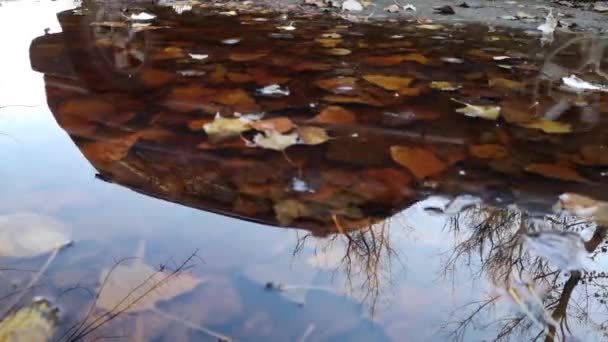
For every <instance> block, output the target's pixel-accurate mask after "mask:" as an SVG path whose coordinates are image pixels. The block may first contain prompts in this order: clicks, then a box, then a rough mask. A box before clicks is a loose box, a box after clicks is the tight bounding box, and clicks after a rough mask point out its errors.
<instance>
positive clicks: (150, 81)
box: [139, 68, 175, 87]
mask: <svg viewBox="0 0 608 342" xmlns="http://www.w3.org/2000/svg"><path fill="white" fill-rule="evenodd" d="M174 78H175V74H174V73H170V72H166V71H163V70H157V69H149V68H145V69H144V70H143V71H142V72H141V74H140V75H139V79H140V80H141V82H142V83H143V84H144V85H146V86H148V87H160V86H163V85H165V84H167V83H169V82H171V81H173V79H174Z"/></svg>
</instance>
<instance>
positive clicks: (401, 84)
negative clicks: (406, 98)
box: [363, 75, 414, 90]
mask: <svg viewBox="0 0 608 342" xmlns="http://www.w3.org/2000/svg"><path fill="white" fill-rule="evenodd" d="M363 79H364V80H366V81H368V82H370V83H372V84H375V85H377V86H379V87H382V88H384V89H386V90H399V89H401V88H407V87H408V86H409V85H410V84H411V83H412V81H413V80H414V79H413V78H410V77H397V76H384V75H364V76H363Z"/></svg>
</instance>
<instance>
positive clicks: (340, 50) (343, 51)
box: [326, 48, 352, 56]
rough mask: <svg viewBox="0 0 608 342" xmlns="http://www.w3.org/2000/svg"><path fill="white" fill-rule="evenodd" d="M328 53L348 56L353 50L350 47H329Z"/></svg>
mask: <svg viewBox="0 0 608 342" xmlns="http://www.w3.org/2000/svg"><path fill="white" fill-rule="evenodd" d="M326 52H327V54H330V55H333V56H346V55H350V54H351V53H352V52H351V51H350V50H349V49H345V48H333V49H329V50H326Z"/></svg>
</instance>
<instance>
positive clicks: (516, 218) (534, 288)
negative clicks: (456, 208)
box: [442, 207, 608, 341]
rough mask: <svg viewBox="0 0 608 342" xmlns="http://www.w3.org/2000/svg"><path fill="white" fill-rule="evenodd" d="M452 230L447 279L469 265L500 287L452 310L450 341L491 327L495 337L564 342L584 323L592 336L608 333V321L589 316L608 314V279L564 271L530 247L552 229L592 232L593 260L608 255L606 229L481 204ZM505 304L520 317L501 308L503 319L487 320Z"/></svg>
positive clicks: (565, 232)
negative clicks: (532, 240)
mask: <svg viewBox="0 0 608 342" xmlns="http://www.w3.org/2000/svg"><path fill="white" fill-rule="evenodd" d="M447 229H448V230H449V231H450V232H452V233H453V234H454V235H455V237H456V240H455V246H454V248H453V250H452V251H451V252H450V253H449V254H448V256H447V258H446V259H445V262H444V264H443V267H442V275H443V276H445V277H452V279H454V277H455V276H456V272H457V271H458V268H459V267H460V268H462V267H465V268H468V269H469V270H470V271H471V274H472V275H473V276H474V277H475V279H484V278H485V279H488V280H489V282H490V283H491V284H492V285H493V287H495V291H494V292H495V293H493V294H492V295H491V296H489V297H488V298H486V299H484V300H481V301H477V302H472V303H468V304H467V305H465V306H463V307H461V308H459V309H457V310H456V311H455V312H454V317H455V320H454V321H452V322H449V323H447V324H445V325H444V327H443V330H444V331H445V332H446V333H447V334H448V335H449V337H450V338H451V339H453V340H459V341H460V340H464V339H465V336H466V335H467V333H472V332H473V331H474V330H476V329H484V330H486V331H487V330H488V329H490V328H492V329H496V331H497V333H496V335H495V336H494V340H525V339H531V340H541V339H544V340H545V341H554V340H565V339H567V338H570V337H572V336H575V337H576V336H577V334H580V332H581V331H582V329H580V328H579V326H581V325H584V326H585V327H586V328H587V330H592V331H593V333H594V334H597V335H600V336H603V337H606V336H608V335H606V327H607V324H608V320H607V321H605V322H601V323H599V322H594V321H593V318H592V317H591V316H590V312H594V315H593V317H602V316H605V315H608V311H607V310H606V309H607V308H608V307H606V300H605V298H604V297H605V296H606V295H608V282H607V281H606V274H605V273H603V272H598V271H595V270H572V271H568V270H567V269H560V268H558V267H556V266H555V265H554V264H553V263H552V262H551V261H552V260H550V259H551V258H550V257H547V256H539V255H535V254H534V253H531V252H530V248H527V246H528V245H527V244H526V242H527V241H528V240H529V239H533V238H537V237H538V236H540V234H543V233H545V232H547V231H549V232H551V233H552V234H553V233H555V234H559V235H558V236H563V237H570V236H573V235H569V234H572V233H573V232H576V233H577V234H578V233H579V232H582V231H587V232H592V233H591V234H590V235H591V237H590V238H589V239H588V240H586V241H585V242H584V244H581V246H584V247H582V249H584V250H585V251H586V252H588V253H589V254H590V256H591V258H592V259H595V258H596V257H599V254H601V253H604V252H606V248H605V247H600V245H601V244H602V243H603V242H604V240H605V237H606V232H607V228H606V227H603V226H597V225H595V224H594V223H591V222H587V221H581V220H578V219H575V218H572V217H566V216H548V217H544V218H542V219H540V218H537V217H532V216H530V215H529V214H526V213H524V212H522V211H520V210H517V209H499V208H494V207H490V208H489V207H477V208H474V209H470V210H467V211H466V212H463V213H461V214H459V215H457V216H456V217H454V218H453V219H452V220H451V222H450V224H448V226H447ZM577 236H578V235H577ZM579 239H580V238H579ZM554 253H566V251H563V250H557V251H554ZM505 301H506V302H510V304H512V305H511V306H514V307H515V314H504V313H503V312H501V311H497V313H498V318H497V319H495V320H494V321H489V320H488V317H491V313H492V311H493V310H497V305H498V304H499V303H500V302H503V303H504V302H505ZM598 311H599V314H598Z"/></svg>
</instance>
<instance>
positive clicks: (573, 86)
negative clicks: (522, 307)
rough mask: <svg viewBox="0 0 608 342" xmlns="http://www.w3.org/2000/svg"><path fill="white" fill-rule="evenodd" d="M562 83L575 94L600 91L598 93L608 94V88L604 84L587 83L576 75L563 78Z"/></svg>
mask: <svg viewBox="0 0 608 342" xmlns="http://www.w3.org/2000/svg"><path fill="white" fill-rule="evenodd" d="M562 82H564V85H565V86H566V87H567V89H570V90H572V91H574V92H584V91H598V92H608V86H606V85H603V84H593V83H590V82H587V81H585V80H582V79H580V78H579V77H577V76H576V75H570V76H568V77H562Z"/></svg>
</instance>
